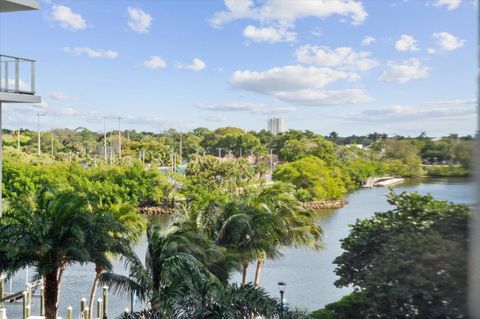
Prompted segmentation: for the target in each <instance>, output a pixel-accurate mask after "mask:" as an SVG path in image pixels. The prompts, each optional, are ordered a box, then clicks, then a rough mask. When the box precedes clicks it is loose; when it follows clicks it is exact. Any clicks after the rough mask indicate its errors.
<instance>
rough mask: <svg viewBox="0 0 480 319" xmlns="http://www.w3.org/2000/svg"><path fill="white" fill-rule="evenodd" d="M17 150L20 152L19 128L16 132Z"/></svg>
mask: <svg viewBox="0 0 480 319" xmlns="http://www.w3.org/2000/svg"><path fill="white" fill-rule="evenodd" d="M17 149H18V150H20V128H18V130H17Z"/></svg>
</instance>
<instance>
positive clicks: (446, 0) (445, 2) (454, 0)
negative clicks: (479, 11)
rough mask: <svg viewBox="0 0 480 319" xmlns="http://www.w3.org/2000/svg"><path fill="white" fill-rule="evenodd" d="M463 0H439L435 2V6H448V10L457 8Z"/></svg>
mask: <svg viewBox="0 0 480 319" xmlns="http://www.w3.org/2000/svg"><path fill="white" fill-rule="evenodd" d="M460 3H462V0H437V1H436V2H435V3H434V6H435V7H441V6H446V7H447V9H448V10H453V9H456V8H458V7H459V6H460Z"/></svg>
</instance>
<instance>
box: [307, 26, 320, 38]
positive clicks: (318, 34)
mask: <svg viewBox="0 0 480 319" xmlns="http://www.w3.org/2000/svg"><path fill="white" fill-rule="evenodd" d="M310 33H311V34H312V35H313V36H316V37H321V36H322V34H323V31H322V28H320V27H316V28H315V29H313V30H312V31H311V32H310Z"/></svg>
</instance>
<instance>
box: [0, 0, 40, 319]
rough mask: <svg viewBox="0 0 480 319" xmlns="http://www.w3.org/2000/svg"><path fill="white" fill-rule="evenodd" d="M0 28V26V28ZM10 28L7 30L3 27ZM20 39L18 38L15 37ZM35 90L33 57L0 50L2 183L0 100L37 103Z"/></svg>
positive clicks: (29, 5)
mask: <svg viewBox="0 0 480 319" xmlns="http://www.w3.org/2000/svg"><path fill="white" fill-rule="evenodd" d="M39 8H40V5H39V3H38V2H37V1H34V0H0V14H4V13H8V12H16V11H27V10H38V9H39ZM2 31H3V30H2ZM4 32H10V31H4ZM18 40H19V41H22V40H21V39H18ZM40 102H41V98H40V96H37V95H36V94H35V61H34V60H32V59H25V58H20V57H15V56H9V55H3V54H2V53H0V186H1V185H2V164H3V161H2V144H3V143H2V142H3V139H2V132H3V126H2V104H3V103H40ZM1 216H2V189H1V187H0V218H1ZM4 279H5V276H4V275H3V274H2V273H0V300H1V299H2V298H3V297H4ZM6 318H7V312H6V309H5V308H4V307H3V303H2V302H1V301H0V319H6Z"/></svg>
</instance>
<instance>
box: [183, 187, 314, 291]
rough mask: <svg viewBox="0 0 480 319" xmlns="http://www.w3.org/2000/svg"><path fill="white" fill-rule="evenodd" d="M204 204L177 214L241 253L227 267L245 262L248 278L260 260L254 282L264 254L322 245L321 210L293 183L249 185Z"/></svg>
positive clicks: (185, 223) (271, 256)
mask: <svg viewBox="0 0 480 319" xmlns="http://www.w3.org/2000/svg"><path fill="white" fill-rule="evenodd" d="M198 206H202V205H199V204H198V203H195V204H194V205H191V206H186V207H183V209H181V210H180V211H178V212H177V214H176V215H175V216H176V217H175V224H176V225H178V226H179V227H182V228H185V229H189V230H191V231H196V232H200V233H203V234H205V235H206V236H207V237H208V238H210V239H211V240H213V241H214V242H215V243H216V244H217V245H219V246H221V247H225V248H226V249H227V252H230V253H231V255H233V256H234V257H236V259H237V265H235V264H234V263H230V265H231V266H232V267H230V268H229V269H224V271H226V272H231V271H233V270H236V268H241V269H242V283H243V284H245V283H246V277H247V270H248V265H249V264H250V262H252V261H255V260H256V261H257V267H256V271H255V280H254V283H255V285H257V286H258V284H259V281H260V272H261V268H262V265H263V262H264V260H265V259H275V258H277V257H279V256H281V253H280V248H282V247H290V246H294V247H309V248H312V249H319V248H321V244H320V238H321V236H322V229H321V227H320V226H319V225H318V224H317V223H316V217H317V216H316V214H315V212H314V211H312V210H309V209H308V208H306V207H305V206H304V205H303V204H302V203H301V202H299V201H298V200H297V199H296V197H295V189H294V187H293V186H292V185H290V184H284V183H275V184H273V185H270V186H263V187H259V188H254V187H246V188H243V189H242V191H241V193H239V194H237V196H233V197H232V199H227V200H225V201H223V202H212V201H207V203H205V204H203V207H201V208H200V209H197V207H198ZM238 264H240V265H239V267H238ZM226 277H227V278H228V275H227V276H226Z"/></svg>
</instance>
